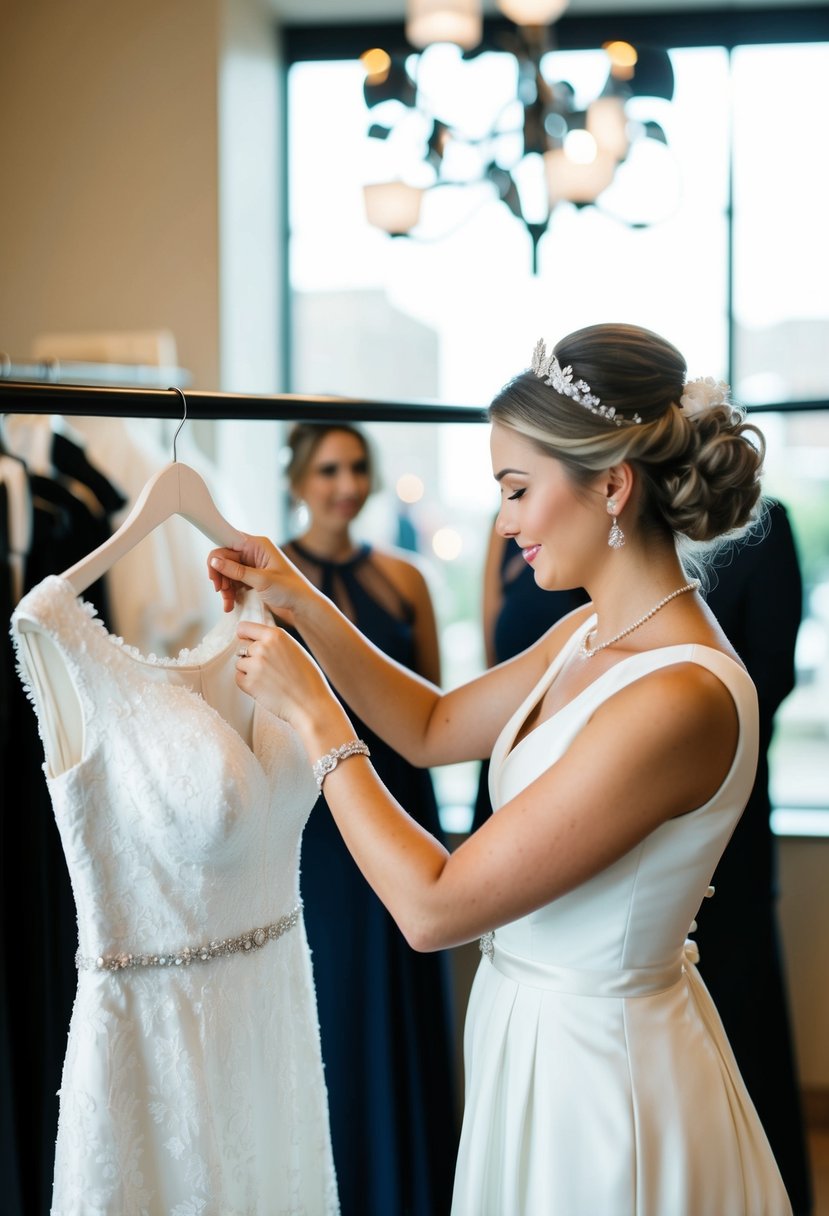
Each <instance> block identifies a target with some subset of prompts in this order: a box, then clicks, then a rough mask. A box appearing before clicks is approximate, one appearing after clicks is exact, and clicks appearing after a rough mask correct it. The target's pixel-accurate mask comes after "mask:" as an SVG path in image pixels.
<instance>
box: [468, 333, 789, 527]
mask: <svg viewBox="0 0 829 1216" xmlns="http://www.w3.org/2000/svg"><path fill="white" fill-rule="evenodd" d="M554 353H555V355H556V357H557V359H558V362H559V364H560V366H561V367H562V368H563V369H566V368H567V367H570V368H572V372H573V378H574V380H576V381H578V380H583V381H585V382H586V383H587V385H589V390H590V393H591V394H593V395H595V396H596V397H598V398H599V400H600V401H601V405H602V407H603V408H604V409H606V410H607V409H609V408H610V407H612V408H613V409H615V411H616V414H617V416H619V415H620V416H621V417H622V418H623V419H624V420H625V421H623V422H622V424H621V425H616V423H615V422H614V421H612V420H608V418H607V417H606V416H603V415H602V414H599V413H594V412H592V410H591V409H590V408H588V407H587V406H585V405H582V404H581V403H580V402H578V401H574V400H573V399H572V398H571V397H569V396H566V395H565V394H564V393H562V392H558V391H557V390H556V389H555V388H553V387H551V386H550V385H549V384H546V383H545V381H544V379H542V378H540V377H539V376H538V375H536V373H535V372H534V371H532V370H529V371H525V372H521V373H520V374H519V375H517V376H515V377H514V378H513V379H512V380H511V381H509V383H508V384H506V385H505V386H504V388H503V389H501V391H500V392H499V393H498V394H497V395H496V397H495V398H494V400H493V402H492V404H491V405H490V407H489V410H488V416H489V419H490V421H491V422H493V423H495V422H497V423H498V424H499V425H501V426H505V427H509V428H510V429H511V430H514V431H517V432H518V433H519V434H521V435H523V436H525V438H527V439H530V440H531V441H532V442H533V443H534V444H535V446H536V447H537V448H538V449H539V450H540V451H542V452H544V453H545V454H546V455H548V456H553V457H555V458H556V459H557V460H560V461H561V462H562V464H564V465H565V467H566V468H567V469H568V470H569V472H570V474H571V476H572V477H573V479H574V481H575V482H576V483H577V484H586V483H587V482H589V481H590V480H591V479H592V477H593V476H594V474H595V473H597V472H600V471H601V470H602V469H607V468H610V467H611V465H615V464H620V463H622V462H623V461H628V462H630V464H631V465H632V466H633V468H634V469H635V471H636V473H637V475H638V479H639V484H640V486H641V499H640V504H639V511H640V520H641V523H642V525H643V526H644V527H646V528H660V529H662V530H665V529H667V530H669V531H670V532H672V533H673V534H674V537H675V538H677V539H678V538H680V537H687V538H689V539H690V540H693V541H712V540H715V539H716V538H719V537H726V536H727V535H728V534H734V535H736V534H737V533H738V532H739V531H740V530H742V529H743V528H744V527H745V526H746V525H747V524H748V523H750V522H751V521H752V519H753V517H754V513H755V508H757V507H758V504H759V503H760V496H761V493H760V490H761V488H760V481H759V477H760V471H761V468H762V463H763V457H764V455H765V440H764V438H763V434H762V432H761V431H759V430H758V428H757V427H756V426H754V425H753V424H751V423H749V422H746V421H745V415H744V412H743V411H742V410H740V409H738V408H737V407H736V406H735V405H733V404H731V403H730V402H728V401H724V402H722V403H720V404H717V405H713V406H711V407H710V408H707V409H705V410H701V411H700V412H698V413H696V414H695V415H694V416H693V417H690V416H688V415H687V414H686V413H685V411H684V410H683V409H682V408H681V406H680V404H679V402H680V398H681V397H682V395H683V391H684V390H685V387H686V376H687V368H686V364H685V360H684V358H683V357H682V355H681V354H680V352H679V351H678V350H677V349H676V347H675V346H673V345H672V344H671V343H670V342H668V341H666V339H665V338H661V337H660V336H659V335H658V334H655V333H652V332H651V331H650V330H648V329H643V328H641V327H639V326H637V325H615V324H605V325H590V326H587V327H586V328H585V329H579V330H576V331H575V332H574V333H572V334H570V335H568V336H567V337H565V338H562V339H561V341H560V342H559V343H558V344H557V345H556V347H555V352H554ZM634 415H638V416H639V417H640V418H641V422H638V423H637V422H630V421H628V420H630V419H632V418H633V417H634Z"/></svg>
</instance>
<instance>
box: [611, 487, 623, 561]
mask: <svg viewBox="0 0 829 1216" xmlns="http://www.w3.org/2000/svg"><path fill="white" fill-rule="evenodd" d="M607 509H608V512H609V513H610V514H611V515H612V516H613V522H612V523H611V525H610V532H609V533H608V536H607V543H608V545H609V546H610V548H611V549H621V547H622V545H623V544H624V543H625V534H624V532H623V531H622V529H621V528H620V527H619V521H618V520H617V519H616V499H615V498H609V499H608V500H607Z"/></svg>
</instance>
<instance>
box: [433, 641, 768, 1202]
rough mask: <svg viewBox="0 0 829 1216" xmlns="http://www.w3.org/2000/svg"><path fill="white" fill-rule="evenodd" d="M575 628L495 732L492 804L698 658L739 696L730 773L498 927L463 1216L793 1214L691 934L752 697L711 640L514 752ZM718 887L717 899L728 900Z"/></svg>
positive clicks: (485, 971)
mask: <svg viewBox="0 0 829 1216" xmlns="http://www.w3.org/2000/svg"><path fill="white" fill-rule="evenodd" d="M594 625H595V620H594V619H591V620H588V621H587V622H585V624H584V625H583V626H582V627H581V628H580V629H579V630H578V631H577V633H576V635H574V637H573V638H572V639H571V641H570V643H569V644H568V646H567V647H565V650H564V652H563V653H562V654H561V655H560V656H559V657H558V659H557V660H556V662H554V663H553V665H552V666H551V668H550V669H549V671H548V672H547V673H546V675H545V676H544V677H543V678H542V680H541V681H540V682H539V684H538V685H537V686H536V688H535V689H534V690H533V691H532V693H531V694H530V695H529V696H528V697H527V699H526V701H525V702H524V703H523V705H521V706H520V707H519V709H518V710H517V711H516V713H515V715H514V716H513V718H512V719H511V721H510V722H509V723H508V724H507V726H506V727H505V729H504V731H503V732H502V734H501V736H500V738H499V740H498V741H497V743H496V746H495V749H494V751H493V757H492V763H491V768H490V793H491V796H492V803H493V806H494V807H495V808H496V811H495V813H497V809H498V808H499V807H501V806H503V805H504V804H505V803H506V802H508V801H509V800H510V799H511V798H513V797H514V796H515V795H516V794H518V793H520V791H521V790H522V789H523V788H524V787H525V786H527V785H528V784H529V783H530V782H532V781H533V780H534V779H535V778H536V777H537V776H538V775H539V774H540V773H541V772H543V771H544V770H545V769H546V768H548V767H549V766H550V765H552V764H554V763H555V761H556V759H557V758H558V757H559V756H560V755H562V754H563V752H564V751H565V750H566V748H567V746H568V745H569V743H570V741H571V740H572V739H573V738H574V737H575V735H576V734H577V733H578V731H579V730H580V729H581V727H582V726H583V725H584V724H585V723H586V722H587V721H588V719H589V717H590V715H591V714H592V713H593V712H594V710H595V709H596V708H597V707H598V706H599V705H600V704H602V703H603V702H604V701H605V700H606V699H607V698H608V697H611V696H612V695H613V694H614V693H615V692H617V691H618V690H619V689H621V688H622V687H624V686H625V685H627V684H629V683H631V682H632V681H633V680H636V679H639V678H641V677H643V676H645V675H647V674H648V673H649V672H650V671H653V670H656V669H657V668H660V667H666V666H669V665H672V664H675V663H679V662H693V663H698V664H700V665H702V666H703V667H706V668H708V669H709V670H710V671H712V672H713V673H714V674H715V675H716V676H717V677H718V678H719V679H720V680H721V681H722V682H723V683H724V684H725V685H726V687H727V688H728V689H729V691H730V693H731V695H732V697H733V699H734V702H735V706H736V709H737V713H738V716H739V722H740V732H739V741H738V746H737V751H736V755H735V757H734V761H733V763H732V766H731V770H730V772H729V773H728V775H727V776H726V779H725V781H724V782H723V784H722V786H721V788H720V789H719V790H718V792H717V794H716V795H715V796H714V797H713V798H712V799H711V800H710V801H709V802H708V803H706V804H705V805H704V806H701V807H699V808H697V809H696V810H694V811H692V812H690V813H689V814H686V815H684V816H681V817H680V818H678V819H672V820H669V821H668V822H666V823H664V824H662V825H661V826H660V827H659V828H658V829H656V831H654V832H652V833H651V834H650V835H649V836H648V837H647V838H646V839H645V840H643V841H642V842H641V843H640V844H639V845H637V846H636V847H635V848H634V849H632V850H631V851H630V852H629V853H628V854H626V855H625V856H623V857H622V858H620V859H619V860H618V861H617V862H615V863H614V864H613V865H612V866H610V867H608V868H607V869H606V870H605V871H603V872H602V873H600V874H598V875H596V876H595V877H594V878H592V879H591V880H589V881H588V882H586V883H584V884H582V885H581V886H580V887H578V888H577V889H576V890H574V891H571V892H569V893H568V894H567V895H565V896H562V897H561V898H560V899H557V900H555V901H553V902H552V903H550V904H548V905H547V906H545V907H542V908H540V909H539V910H538V911H536V912H534V913H532V914H531V915H529V916H526V917H522V918H521V919H519V920H517V921H515V922H512V923H511V924H508V925H505V926H502V927H500V928H498V929H497V930H496V931H495V933H494V935H493V936H492V940H491V943H487V942H484V946H489V947H491V949H490V951H489V952H487V953H482V958H481V962H480V965H479V968H478V971H477V973H476V977H475V981H474V984H473V988H472V993H471V996H470V1003H469V1011H468V1015H467V1022H466V1029H465V1038H464V1058H465V1076H466V1094H465V1114H464V1125H463V1131H462V1136H461V1144H460V1152H459V1158H458V1167H457V1173H456V1180H455V1192H454V1198H453V1207H452V1216H790V1213H791V1207H790V1204H789V1201H788V1198H787V1196H786V1193H785V1190H784V1187H783V1184H782V1181H781V1179H780V1174H779V1171H778V1169H777V1165H776V1163H775V1161H774V1158H773V1156H772V1153H771V1150H770V1148H769V1145H768V1141H767V1139H766V1136H765V1133H764V1132H763V1129H762V1127H761V1125H760V1122H759V1119H758V1117H757V1114H756V1111H755V1109H754V1106H753V1105H752V1103H751V1099H750V1098H749V1095H748V1092H747V1090H746V1087H745V1085H744V1083H743V1081H742V1078H741V1076H740V1073H739V1070H738V1068H737V1065H736V1062H735V1060H734V1056H733V1053H732V1051H731V1048H730V1047H729V1044H728V1041H727V1039H726V1036H725V1033H724V1031H723V1028H722V1024H721V1022H720V1019H719V1016H718V1014H717V1012H716V1009H715V1008H714V1005H713V1002H712V1001H711V998H710V995H709V994H708V991H707V989H706V987H705V984H704V983H703V980H702V978H701V977H700V975H699V973H698V971H697V968H696V966H695V965H694V962H693V958H694V951H693V949H692V948H686V946H685V941H686V935H687V933H688V931H689V926H690V925H691V923H692V921H693V919H694V916H695V915H696V912H697V910H698V908H699V906H700V904H701V902H702V900H703V898H704V897H705V895H706V893H707V891H708V886H709V883H710V879H711V875H712V874H713V871H714V868H715V866H716V864H717V861H718V859H719V857H720V855H721V853H722V850H723V848H724V847H725V845H726V843H727V841H728V838H729V836H730V835H731V833H732V831H733V829H734V825H735V824H736V822H737V821H738V819H739V816H740V813H741V811H742V809H743V806H744V805H745V800H746V798H747V796H748V792H749V790H750V789H751V784H752V780H753V775H754V771H755V766H756V762H757V746H758V743H757V698H756V693H755V690H754V686H753V685H752V683H751V680H750V679H749V677H748V676H747V674H746V673H745V671H744V669H743V668H742V667H740V666H739V665H738V664H737V663H735V662H733V661H732V660H731V659H729V658H727V657H726V656H725V655H722V654H720V653H719V652H717V651H714V650H711V649H708V648H706V647H700V646H694V645H686V646H675V647H670V648H665V649H661V650H655V651H649V652H646V653H643V654H639V655H634V656H631V657H630V658H628V659H626V660H623V661H622V662H620V663H618V664H617V665H615V666H614V667H612V668H611V669H609V670H608V671H607V672H605V673H604V674H603V675H601V676H600V677H599V678H598V679H597V680H595V681H594V683H593V684H592V685H590V686H589V687H588V688H587V689H586V690H585V691H584V692H583V693H582V694H581V695H580V696H578V697H576V698H575V699H574V700H573V701H572V702H571V703H570V704H569V705H567V706H566V707H565V708H564V709H562V710H561V711H560V712H559V713H557V714H555V715H554V716H553V717H552V718H550V719H547V720H546V721H545V722H543V723H541V724H540V725H539V726H538V727H536V728H535V729H534V730H532V731H531V732H530V733H529V734H527V735H526V736H525V737H524V738H523V739H522V740H521V741H520V742H519V743H518V744H516V745H515V746H513V743H514V740H515V738H516V735H517V733H518V731H519V728H520V726H521V724H522V723H523V722H524V720H525V718H526V716H527V714H528V713H529V711H530V709H531V708H532V707H533V706H534V705H535V704H536V703H537V701H538V700H539V699H540V698H541V696H542V695H543V693H544V692H545V690H546V689H547V687H548V686H549V684H550V683H551V681H552V680H553V679H554V678H555V675H556V672H557V671H558V670H559V667H560V666H561V664H562V663H563V661H564V659H565V658H566V657H567V656H568V655H569V654H571V653H572V651H573V650H574V649H575V648H576V647H577V646H578V644H579V642H580V641H581V638H582V636H583V635H584V634H585V633H586V632H588V631H589V630H590V629H592V628H593V627H594ZM714 898H716V895H715V896H714Z"/></svg>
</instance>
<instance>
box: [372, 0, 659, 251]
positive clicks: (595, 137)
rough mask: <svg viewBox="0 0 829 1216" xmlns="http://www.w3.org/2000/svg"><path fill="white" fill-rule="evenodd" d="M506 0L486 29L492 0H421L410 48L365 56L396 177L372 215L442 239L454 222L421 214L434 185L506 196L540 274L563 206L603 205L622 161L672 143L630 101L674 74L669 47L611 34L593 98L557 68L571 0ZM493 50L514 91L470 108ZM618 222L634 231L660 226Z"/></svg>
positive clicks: (379, 137)
mask: <svg viewBox="0 0 829 1216" xmlns="http://www.w3.org/2000/svg"><path fill="white" fill-rule="evenodd" d="M498 3H499V8H500V10H501V13H502V14H503V18H506V20H504V19H501V20H499V21H498V22H493V23H491V24H492V28H491V30H490V31H489V32H488V33H487V34H486V35H485V33H484V23H483V18H482V13H481V6H480V0H409V3H408V10H407V12H408V16H407V23H406V39H407V44H408V45H407V46H406V47H403V48H401V49H399V50H397V51H392V52H391V53H389V52H388V51H386V50H384V49H382V48H373V49H371V50H367V51H366V52H364V54H363V55H362V56H361V62H362V64H363V67H364V69H365V72H366V78H365V82H364V86H363V92H364V97H365V102H366V105H367V107H368V109H369V111H370V118H371V122H370V126H369V129H368V136H369V139H370V141H381V142H382V144H383V147H384V152H385V156H384V160H385V162H386V163H385V165H384V170H385V171H386V172H388V166H389V163H391V165H392V166H393V168H392V172H391V173H389V174H388V176H387V177H386V178H385V179H384V180H383V179H380V178H379V177H378V179H377V180H374V181H370V182H367V183H366V184H365V185H364V187H363V192H364V201H365V208H366V216H367V219H368V220H369V222H370V223H371V224H373V225H375V226H376V227H378V228H381V229H382V230H383V231H385V232H387V233H388V234H389V235H391V236H399V237H407V236H412V237H421V239H439V238H440V237H441V236H443V235H446V232H445V231H442V232H440V233H439V234H438V237H437V238H436V237H434V236H432V237H429V236H428V235H427V234H426V233H425V232H424V231H423V224H422V222H421V221H422V208H423V203H424V199H425V198H426V197H427V196H428V195H430V194H431V192H433V191H436V190H439V189H440V190H442V191H444V192H447V193H448V191H449V189H450V188H451V189H452V190H453V192H454V193H455V194H457V193H459V192H462V193H470V191H469V188H470V187H475V188H476V190H477V191H478V196H479V200H480V202H484V201H487V200H488V199H491V198H492V197H493V193H494V196H495V197H496V198H498V199H499V200H500V201H502V202H503V203H504V204H505V206H506V207H507V208H508V209H509V211H510V212H511V213H512V214H513V215H514V216H515V217H516V219H517V220H519V221H520V222H521V223H522V224H523V226H524V228H525V229H526V231H527V233H528V234H529V237H530V241H531V247H532V265H533V272H534V273H536V272H537V270H538V245H539V242H540V240H541V238H542V236H543V235H544V233H545V232H546V231H547V227H548V225H549V222H550V218H551V216H552V213H553V210H554V209H555V208H556V207H558V206H559V205H560V204H562V203H569V204H572V205H573V206H575V207H577V208H583V207H588V206H597V207H601V205H602V195H603V193H604V192H605V191H606V190H607V188H608V187H609V186H610V185H611V184H612V183H613V181H614V178H615V177H616V172H617V170H618V168H619V167H620V166H621V165H622V164H624V163H625V162H626V161H627V160H628V158H629V155H630V152H631V150H632V148H634V147H635V146H636V145H637V144H640V143H642V142H643V141H649V142H650V146H651V147H653V146H654V145H657V146H660V147H661V148H662V149H663V151H664V152H665V153H667V137H666V134H665V131H664V128H663V126H662V125H661V124H660V123H658V122H656V121H654V120H653V119H650V118H648V119H644V120H643V117H642V113H641V106H639V105H637V106H636V109H637V116H636V117H635V118H634V117H633V116H632V115H631V112H630V111H631V108H632V107H631V103H632V102H633V100H634V99H638V98H664V99H666V100H667V101H670V100H671V99H672V98H673V92H674V76H673V69H672V67H671V61H670V58H669V56H668V53H667V51H665V50H664V49H662V48H656V47H641V46H640V47H634V46H631V45H630V44H629V43H627V42H606V43H604V44H603V46H602V48H601V49H602V51H603V52H604V55H605V56H606V61H607V62H606V75H605V79H604V83H603V85H602V87H601V88H600V89H599V90H598V92H597V93H596V95H595V96H593V98H592V100H590V101H589V102H587V103H586V104H585V103H584V102H583V101H582V100H580V99H579V98H578V95H577V92H576V89H575V88H574V87H573V85H572V84H570V83H569V82H568V81H565V80H557V81H554V80H552V79H551V78H550V68H549V59H548V56H549V53H550V52H551V51H552V50H553V49H554V47H553V37H552V33H553V31H552V27H553V23H554V22H555V21H556V20H557V19H558V17H559V16H560V15H561V13H562V12H563V10H564V9H565V8H566V5H567V0H498ZM493 54H494V55H497V56H499V69H500V72H501V74H500V80H501V83H502V84H503V83H504V82H505V81H506V80H509V89H508V92H506V93H504V94H503V95H499V96H498V97H495V98H489V99H484V100H485V101H486V100H489V101H491V102H492V103H493V104H492V107H491V112H490V113H488V114H484V113H483V110H484V109H486V105H485V104H484V105H481V106H480V107H479V110H478V112H477V113H475V114H474V115H472V116H470V115H469V113H468V112H467V114H466V115H465V116H463V117H460V118H459V117H458V116H457V114H458V112H460V111H462V110H463V105H462V104H459V102H462V101H463V100H464V99H465V98H466V97H467V95H468V94H469V93H470V92H471V90H469V89H467V88H465V87H464V81H463V79H462V73H463V72H464V71H468V72H474V70H475V65H474V61H475V60H480V59H481V58H482V57H483V56H485V55H493ZM463 65H465V66H463ZM447 80H449V81H451V82H452V83H451V84H450V86H449V87H448V88H447ZM669 159H670V158H669ZM666 171H667V166H666ZM461 214H462V218H461V220H460V221H459V222H464V219H463V212H462V213H461ZM468 214H469V213H468V210H467V213H466V218H468ZM616 218H619V219H621V220H622V221H623V222H624V223H626V224H629V225H631V226H634V227H645V226H647V225H648V224H649V223H651V222H653V221H652V219H640V218H633V219H631V218H629V217H627V216H621V215H617V217H616ZM454 226H455V225H452V228H454Z"/></svg>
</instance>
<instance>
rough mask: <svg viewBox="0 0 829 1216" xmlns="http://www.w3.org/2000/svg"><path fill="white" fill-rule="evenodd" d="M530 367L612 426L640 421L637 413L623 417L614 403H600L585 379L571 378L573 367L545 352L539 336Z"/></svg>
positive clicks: (551, 353)
mask: <svg viewBox="0 0 829 1216" xmlns="http://www.w3.org/2000/svg"><path fill="white" fill-rule="evenodd" d="M531 367H532V370H533V371H534V372H535V374H536V376H538V378H539V379H540V380H543V381H544V383H545V384H549V385H550V387H551V388H554V389H555V390H556V392H557V393H562V394H563V395H564V396H565V397H571V398H572V399H573V401H575V402H577V403H578V404H579V405H582V406H584V408H585V409H586V410H590V413H591V414H598V415H599V416H600V417H601V418H604V420H605V421H606V422H612V423H613V424H614V426H631V425H633V424H634V423H636V422H641V421H642V419H641V418H640V417H639V415H638V414H634V415H633V417H632V418H625V417H624V415H623V414H617V413H616V407H615V406H614V405H602V404H601V398H600V397H597V396H596V395H595V393H593V392H591V389H590V385H589V384H588V383H587V381H586V380H574V379H573V369H572V367H570V365H569V364H568V365H567V367H562V366H561V364H560V363H559V361H558V359H557V358H556V356H555V355H554V354H553V352H552V351H550V353H549V355H548V354H547V347H546V345H545V343H544V339H543V338H539V339H538V341H537V342H536V344H535V350H534V351H533V358H532V364H531Z"/></svg>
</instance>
